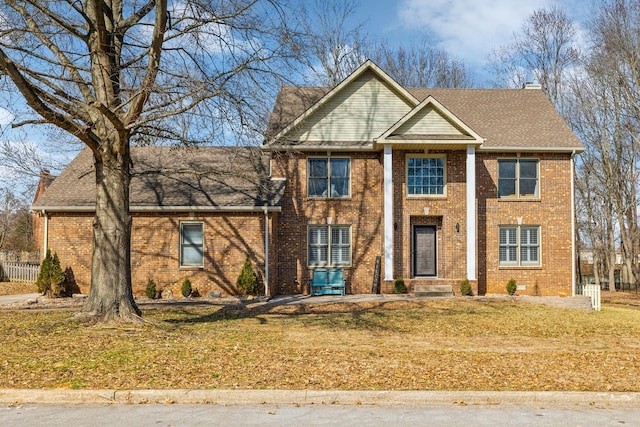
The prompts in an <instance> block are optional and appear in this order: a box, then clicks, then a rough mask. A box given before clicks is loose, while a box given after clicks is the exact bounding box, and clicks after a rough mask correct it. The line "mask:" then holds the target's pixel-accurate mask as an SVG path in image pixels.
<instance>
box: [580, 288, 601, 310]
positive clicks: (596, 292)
mask: <svg viewBox="0 0 640 427" xmlns="http://www.w3.org/2000/svg"><path fill="white" fill-rule="evenodd" d="M576 290H577V292H576V293H578V294H580V295H586V296H588V297H591V307H592V308H593V309H594V310H596V311H600V310H601V306H600V286H598V285H594V284H590V285H579V286H578V288H577V289H576Z"/></svg>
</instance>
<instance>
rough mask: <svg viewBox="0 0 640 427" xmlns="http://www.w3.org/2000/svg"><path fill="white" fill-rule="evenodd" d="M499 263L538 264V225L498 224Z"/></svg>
mask: <svg viewBox="0 0 640 427" xmlns="http://www.w3.org/2000/svg"><path fill="white" fill-rule="evenodd" d="M499 230H500V232H499V233H500V235H499V240H500V243H499V257H500V261H499V264H500V265H501V266H539V265H540V227H539V226H524V225H518V226H515V225H513V226H512V225H509V226H500V229H499Z"/></svg>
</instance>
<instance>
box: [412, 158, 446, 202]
mask: <svg viewBox="0 0 640 427" xmlns="http://www.w3.org/2000/svg"><path fill="white" fill-rule="evenodd" d="M445 163H446V162H445V157H444V156H415V157H407V194H408V195H409V196H423V195H426V196H443V195H444V194H445V193H444V192H445V185H446V176H447V175H446V166H445Z"/></svg>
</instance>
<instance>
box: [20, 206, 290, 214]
mask: <svg viewBox="0 0 640 427" xmlns="http://www.w3.org/2000/svg"><path fill="white" fill-rule="evenodd" d="M265 209H266V210H267V212H281V211H282V208H281V207H280V206H130V207H129V212H264V211H265ZM31 210H32V211H34V212H76V213H92V212H95V211H96V208H95V206H32V207H31Z"/></svg>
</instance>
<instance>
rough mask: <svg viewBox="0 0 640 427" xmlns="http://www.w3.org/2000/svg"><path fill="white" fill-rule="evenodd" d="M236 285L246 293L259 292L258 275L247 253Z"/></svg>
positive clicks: (254, 293)
mask: <svg viewBox="0 0 640 427" xmlns="http://www.w3.org/2000/svg"><path fill="white" fill-rule="evenodd" d="M236 286H237V287H238V290H239V291H240V292H241V293H242V294H244V295H256V294H257V293H258V276H257V275H256V272H255V270H254V269H253V265H251V259H250V258H249V255H247V258H246V260H245V261H244V264H243V266H242V270H241V271H240V275H239V276H238V280H236Z"/></svg>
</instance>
